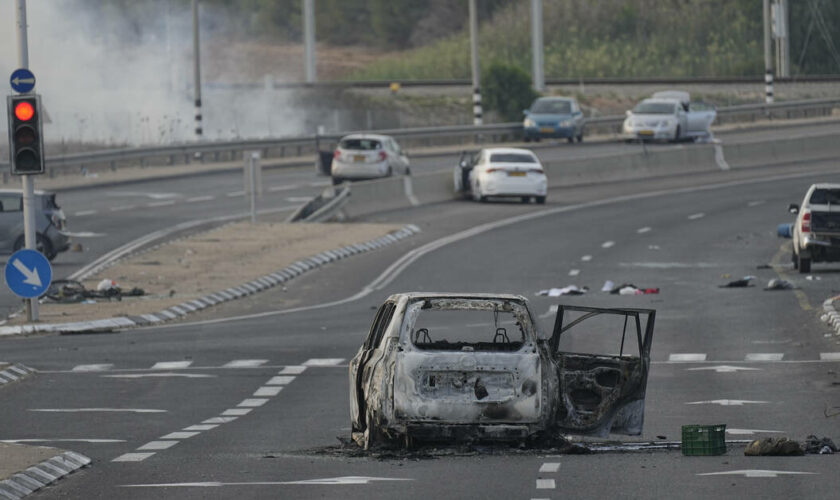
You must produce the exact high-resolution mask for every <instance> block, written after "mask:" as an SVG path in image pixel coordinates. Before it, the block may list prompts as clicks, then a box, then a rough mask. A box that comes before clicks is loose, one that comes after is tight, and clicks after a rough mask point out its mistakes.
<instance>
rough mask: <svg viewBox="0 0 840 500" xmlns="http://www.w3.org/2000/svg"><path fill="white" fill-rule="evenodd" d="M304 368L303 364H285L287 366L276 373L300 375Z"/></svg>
mask: <svg viewBox="0 0 840 500" xmlns="http://www.w3.org/2000/svg"><path fill="white" fill-rule="evenodd" d="M305 370H306V367H305V366H300V365H296V366H287V367H285V368H283V369H282V370H280V372H279V373H278V375H300V374H301V373H303V372H304V371H305Z"/></svg>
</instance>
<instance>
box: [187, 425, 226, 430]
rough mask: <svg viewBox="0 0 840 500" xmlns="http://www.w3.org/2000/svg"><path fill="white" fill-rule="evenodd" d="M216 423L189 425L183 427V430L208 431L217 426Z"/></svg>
mask: <svg viewBox="0 0 840 500" xmlns="http://www.w3.org/2000/svg"><path fill="white" fill-rule="evenodd" d="M218 426H219V425H218V424H205V425H191V426H189V427H184V430H185V431H209V430H211V429H215V428H216V427H218Z"/></svg>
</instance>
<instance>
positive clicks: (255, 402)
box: [236, 398, 268, 408]
mask: <svg viewBox="0 0 840 500" xmlns="http://www.w3.org/2000/svg"><path fill="white" fill-rule="evenodd" d="M266 403H268V400H267V399H262V398H250V399H243V400H242V402H241V403H239V404H238V405H236V406H242V407H245V408H256V407H258V406H262V405H264V404H266Z"/></svg>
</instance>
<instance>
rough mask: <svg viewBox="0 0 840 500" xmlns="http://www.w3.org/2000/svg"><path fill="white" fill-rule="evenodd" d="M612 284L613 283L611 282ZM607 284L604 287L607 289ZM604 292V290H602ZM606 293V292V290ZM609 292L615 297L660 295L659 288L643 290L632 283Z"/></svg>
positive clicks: (624, 284)
mask: <svg viewBox="0 0 840 500" xmlns="http://www.w3.org/2000/svg"><path fill="white" fill-rule="evenodd" d="M610 283H612V282H610ZM606 286H607V284H606V283H604V287H605V288H606ZM602 290H603V289H602ZM605 291H606V290H605ZM609 292H610V293H611V294H613V295H651V294H658V293H659V289H658V288H641V287H638V286H636V285H634V284H632V283H622V284H620V285H618V286H616V287H613V289H612V290H609Z"/></svg>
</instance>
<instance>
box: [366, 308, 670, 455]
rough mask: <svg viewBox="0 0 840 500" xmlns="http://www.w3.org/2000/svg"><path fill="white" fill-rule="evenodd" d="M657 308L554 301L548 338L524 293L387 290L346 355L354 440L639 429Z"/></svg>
mask: <svg viewBox="0 0 840 500" xmlns="http://www.w3.org/2000/svg"><path fill="white" fill-rule="evenodd" d="M655 314H656V313H655V311H653V310H649V309H604V308H592V307H576V306H564V305H560V306H558V309H557V317H556V320H555V322H554V330H553V332H552V334H551V335H550V336H545V335H543V334H541V332H540V328H539V327H538V325H537V322H536V315H535V314H534V313H533V311H532V310H531V309H530V307H529V305H528V301H527V300H526V299H525V298H524V297H522V296H519V295H507V294H480V293H475V294H472V293H470V294H452V293H400V294H396V295H392V296H391V297H389V298H388V299H387V300H386V301H385V303H384V304H383V305H382V306H381V307H380V308H379V311H378V312H377V313H376V316H375V318H374V320H373V325H372V326H371V329H370V332H369V333H368V335H367V338H366V339H365V341H364V344H363V345H362V347H361V348H360V349H359V352H358V353H357V354H356V356H355V357H354V358H353V360H352V361H351V362H350V419H351V428H352V437H353V440H354V441H355V442H356V443H357V444H359V446H361V447H364V448H368V447H370V446H373V445H377V444H397V445H399V444H402V445H405V446H410V445H411V444H412V443H413V442H414V441H417V440H419V441H426V440H428V441H447V442H449V441H457V440H470V441H472V440H489V441H499V440H502V441H509V440H514V441H527V440H533V439H540V438H541V437H549V438H550V437H552V436H558V435H560V434H584V435H597V436H605V435H607V434H609V433H615V434H629V435H638V434H641V432H642V426H643V423H644V403H645V389H646V387H647V377H648V371H649V368H650V348H651V341H652V337H653V326H654V318H655ZM597 353H603V354H597Z"/></svg>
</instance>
